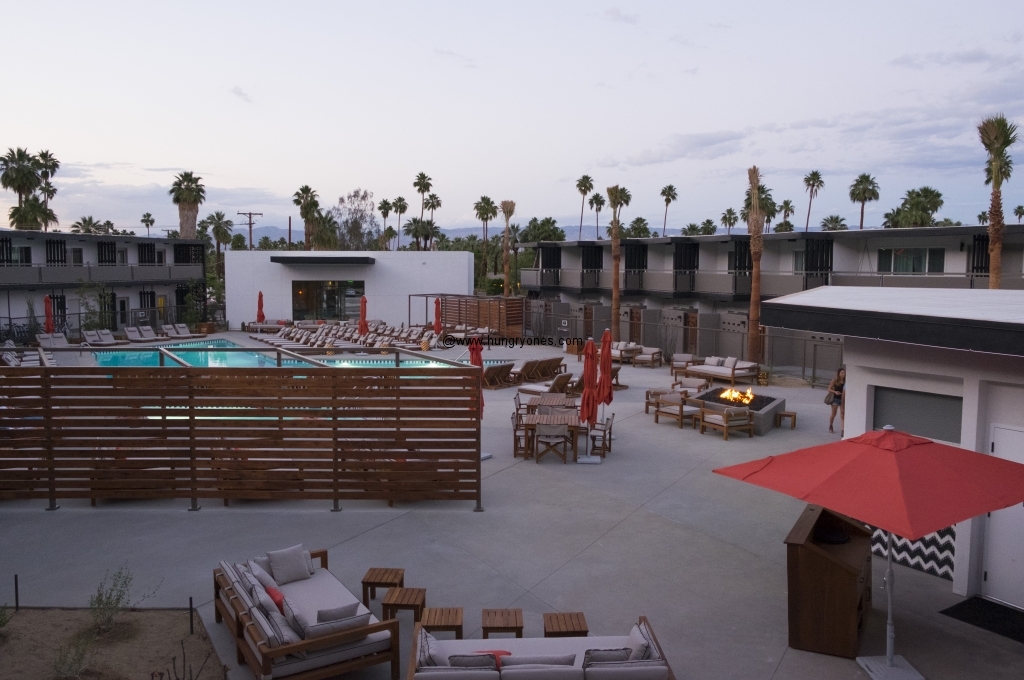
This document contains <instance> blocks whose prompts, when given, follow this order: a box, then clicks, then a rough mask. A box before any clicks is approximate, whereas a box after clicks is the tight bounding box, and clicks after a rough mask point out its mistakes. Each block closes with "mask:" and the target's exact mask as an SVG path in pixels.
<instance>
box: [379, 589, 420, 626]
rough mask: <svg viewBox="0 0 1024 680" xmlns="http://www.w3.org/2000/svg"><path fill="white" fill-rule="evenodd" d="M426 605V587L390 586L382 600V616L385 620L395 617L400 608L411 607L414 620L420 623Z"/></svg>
mask: <svg viewBox="0 0 1024 680" xmlns="http://www.w3.org/2000/svg"><path fill="white" fill-rule="evenodd" d="M426 605H427V589H426V588H389V589H388V592H386V593H384V599H383V600H381V601H380V608H381V618H383V619H384V620H385V621H386V620H388V619H393V618H395V614H397V613H398V610H399V609H409V610H411V611H412V620H413V621H416V622H417V623H418V622H419V620H420V619H421V618H423V609H424V607H426Z"/></svg>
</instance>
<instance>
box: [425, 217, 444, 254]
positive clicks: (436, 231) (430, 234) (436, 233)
mask: <svg viewBox="0 0 1024 680" xmlns="http://www.w3.org/2000/svg"><path fill="white" fill-rule="evenodd" d="M443 235H444V234H442V233H441V227H439V226H437V225H436V224H434V220H423V239H424V240H423V247H424V248H425V249H426V250H437V248H435V247H434V242H435V241H436V240H437V239H438V238H439V237H441V236H443Z"/></svg>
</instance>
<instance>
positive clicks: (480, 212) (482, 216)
mask: <svg viewBox="0 0 1024 680" xmlns="http://www.w3.org/2000/svg"><path fill="white" fill-rule="evenodd" d="M473 212H474V213H475V214H476V218H477V219H478V220H480V222H481V223H482V224H483V240H482V241H481V242H480V244H481V247H482V249H483V251H482V255H483V268H482V269H481V270H480V275H481V276H482V277H486V276H487V223H488V222H490V221H491V220H493V219H494V218H495V217H497V216H498V206H497V205H495V204H494V201H492V200H491V198H490V197H489V196H481V197H480V200H479V201H477V202H476V203H474V204H473Z"/></svg>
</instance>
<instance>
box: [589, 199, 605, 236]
mask: <svg viewBox="0 0 1024 680" xmlns="http://www.w3.org/2000/svg"><path fill="white" fill-rule="evenodd" d="M604 203H605V201H604V196H602V195H601V192H600V191H598V192H595V193H594V195H593V196H591V197H590V200H589V201H587V204H588V205H589V206H590V209H591V210H593V211H594V238H596V239H600V238H601V208H603V207H604Z"/></svg>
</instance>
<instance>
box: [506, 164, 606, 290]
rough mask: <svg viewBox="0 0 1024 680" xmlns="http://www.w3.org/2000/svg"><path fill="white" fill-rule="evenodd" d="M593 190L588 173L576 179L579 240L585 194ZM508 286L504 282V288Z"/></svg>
mask: <svg viewBox="0 0 1024 680" xmlns="http://www.w3.org/2000/svg"><path fill="white" fill-rule="evenodd" d="M593 190H594V178H593V177H591V176H590V175H583V177H580V178H579V179H578V180H576V191H578V192H580V196H582V197H583V200H581V201H580V235H579V236H578V237H577V238H578V239H579V240H580V241H582V240H583V208H584V206H585V205H586V203H587V194H589V193H590V192H591V191H593ZM507 289H508V286H507V284H506V290H507ZM505 297H508V293H507V292H506V293H505Z"/></svg>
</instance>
